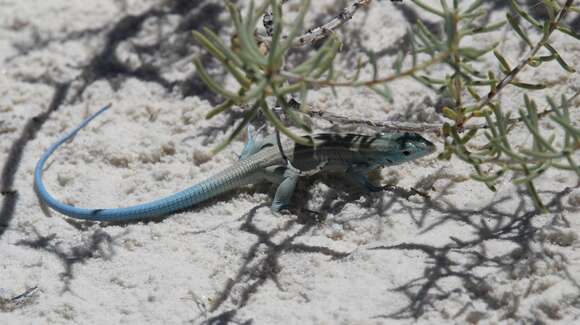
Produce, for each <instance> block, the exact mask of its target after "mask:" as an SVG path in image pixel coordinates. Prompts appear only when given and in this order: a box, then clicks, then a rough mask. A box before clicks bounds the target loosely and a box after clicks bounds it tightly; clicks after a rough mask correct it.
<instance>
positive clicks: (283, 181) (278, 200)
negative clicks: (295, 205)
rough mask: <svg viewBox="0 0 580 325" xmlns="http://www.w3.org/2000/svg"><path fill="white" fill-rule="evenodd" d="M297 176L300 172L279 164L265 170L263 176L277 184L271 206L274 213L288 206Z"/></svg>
mask: <svg viewBox="0 0 580 325" xmlns="http://www.w3.org/2000/svg"><path fill="white" fill-rule="evenodd" d="M299 177H300V174H299V173H297V172H296V171H294V170H292V169H289V168H285V167H281V166H272V167H270V168H268V169H267V170H266V171H265V173H264V178H266V179H267V180H269V181H271V182H272V183H274V184H278V187H277V188H276V194H275V195H274V199H273V200H272V206H271V210H272V212H273V213H274V214H279V213H280V212H281V211H282V210H285V209H287V208H288V207H289V205H290V199H291V198H292V194H294V189H295V188H296V183H297V182H298V178H299Z"/></svg>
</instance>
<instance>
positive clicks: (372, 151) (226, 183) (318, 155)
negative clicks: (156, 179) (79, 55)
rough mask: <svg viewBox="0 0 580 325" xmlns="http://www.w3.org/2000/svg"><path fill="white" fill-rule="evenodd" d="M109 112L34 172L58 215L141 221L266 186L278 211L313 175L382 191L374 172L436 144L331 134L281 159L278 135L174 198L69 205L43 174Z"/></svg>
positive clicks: (289, 148) (413, 137)
mask: <svg viewBox="0 0 580 325" xmlns="http://www.w3.org/2000/svg"><path fill="white" fill-rule="evenodd" d="M108 108H109V106H106V107H104V108H102V109H101V110H99V111H97V112H96V113H94V114H92V115H91V116H89V117H88V118H87V119H86V120H84V121H83V122H82V123H81V124H80V125H79V126H78V127H76V128H75V129H73V130H72V131H71V132H69V133H67V134H66V135H64V136H63V137H62V138H61V139H60V140H58V141H57V142H56V143H54V144H53V145H52V146H50V147H49V148H48V149H47V150H46V152H45V153H44V154H43V155H42V157H41V158H40V160H39V161H38V163H37V164H36V168H35V171H34V184H35V187H36V191H37V193H38V196H39V198H40V199H41V200H42V201H43V202H45V203H46V204H47V205H48V206H50V207H51V208H53V209H54V210H56V211H58V212H60V213H62V214H65V215H67V216H69V217H73V218H78V219H87V220H96V221H121V220H135V219H144V218H151V217H158V216H163V215H167V214H170V213H173V212H177V211H180V210H184V209H187V208H190V207H192V206H193V205H195V204H198V203H200V202H203V201H206V200H208V199H210V198H213V197H215V196H217V195H219V194H221V193H224V192H226V191H229V190H232V189H234V188H237V187H241V186H244V185H249V184H254V183H258V182H261V181H270V182H272V183H274V184H278V188H277V190H276V194H275V196H274V200H273V202H272V210H273V211H274V212H278V211H280V210H282V209H285V208H287V207H288V204H289V202H290V198H291V196H292V193H293V192H294V187H295V185H296V182H297V181H298V178H299V177H300V176H302V175H304V174H305V172H303V171H307V173H308V171H309V174H313V173H316V172H320V171H326V172H335V173H341V174H344V175H345V176H347V177H348V178H351V179H353V180H354V181H356V182H357V183H358V184H360V185H361V186H363V187H364V188H366V189H368V190H370V191H377V190H380V189H382V188H381V187H378V186H376V185H374V184H372V183H371V181H370V180H369V179H368V175H367V174H368V172H369V171H371V170H373V169H376V168H378V167H381V166H392V165H397V164H401V163H404V162H407V161H411V160H415V159H418V158H421V157H423V156H426V155H428V154H430V153H432V152H433V151H434V150H435V147H434V145H433V144H432V143H431V142H429V141H428V140H426V139H424V138H423V137H421V136H420V135H419V134H416V133H408V132H405V133H380V134H376V135H373V136H367V135H360V134H340V133H334V134H333V133H326V134H316V135H313V136H312V138H311V139H312V140H313V142H314V146H305V145H300V144H295V143H294V142H291V141H284V142H282V144H281V145H282V149H283V152H284V153H285V154H284V155H282V154H281V152H280V148H279V146H278V145H277V142H276V138H275V137H273V136H269V137H265V138H263V139H260V140H257V139H254V138H253V136H252V135H251V133H250V132H249V134H248V142H247V143H246V146H245V148H244V150H243V152H242V155H241V157H240V160H239V161H238V162H236V163H234V164H233V165H232V166H230V167H229V168H226V169H225V170H223V171H222V172H220V173H218V174H215V175H213V176H211V177H209V178H207V179H206V180H204V181H202V182H200V183H198V184H196V185H194V186H192V187H190V188H187V189H185V190H183V191H181V192H178V193H175V194H173V195H170V196H167V197H164V198H161V199H158V200H154V201H151V202H148V203H143V204H138V205H134V206H130V207H125V208H101V209H88V208H77V207H74V206H71V205H67V204H65V203H63V202H61V201H59V200H57V199H56V198H55V197H53V196H52V195H51V194H50V193H48V192H47V190H46V187H45V186H44V183H43V182H42V171H43V168H44V164H45V163H46V161H47V160H48V158H49V157H50V156H51V155H52V154H53V153H54V152H55V151H56V149H57V148H58V147H59V146H60V145H62V144H63V143H65V142H67V141H68V140H70V139H72V138H73V137H74V136H75V135H76V134H77V132H79V131H80V130H81V129H82V128H84V127H85V126H86V125H87V124H88V123H89V122H90V121H91V120H93V119H94V118H95V117H97V116H98V115H99V114H101V113H103V112H104V111H106V110H107V109H108Z"/></svg>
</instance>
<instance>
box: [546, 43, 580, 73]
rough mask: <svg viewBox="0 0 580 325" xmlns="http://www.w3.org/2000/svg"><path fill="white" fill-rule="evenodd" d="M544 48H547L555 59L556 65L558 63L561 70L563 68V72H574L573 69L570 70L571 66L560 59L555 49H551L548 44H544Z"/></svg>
mask: <svg viewBox="0 0 580 325" xmlns="http://www.w3.org/2000/svg"><path fill="white" fill-rule="evenodd" d="M544 47H545V48H547V49H548V50H549V51H550V52H551V53H552V55H553V56H554V57H555V58H556V61H558V63H560V65H561V66H562V68H564V70H566V71H568V72H572V73H574V72H576V70H575V69H574V68H572V67H571V66H569V65H568V64H567V63H566V61H564V59H562V57H561V56H560V54H559V53H558V51H556V49H555V48H554V47H552V45H550V44H548V43H544Z"/></svg>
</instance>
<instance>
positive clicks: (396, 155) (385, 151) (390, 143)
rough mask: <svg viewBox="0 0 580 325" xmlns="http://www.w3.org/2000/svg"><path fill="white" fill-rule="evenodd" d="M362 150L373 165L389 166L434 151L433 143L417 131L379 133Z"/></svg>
mask: <svg viewBox="0 0 580 325" xmlns="http://www.w3.org/2000/svg"><path fill="white" fill-rule="evenodd" d="M363 151H364V152H366V153H365V155H368V156H367V158H368V160H369V161H372V163H373V164H374V165H376V166H389V165H397V164H402V163H404V162H407V161H412V160H415V159H419V158H421V157H424V156H427V155H429V154H431V153H433V152H434V151H435V145H434V144H433V143H431V142H430V141H429V140H427V139H425V138H423V137H422V136H421V135H419V134H417V133H410V132H404V133H399V132H395V133H380V134H377V135H376V136H374V137H373V138H372V141H370V142H369V143H368V148H367V150H363Z"/></svg>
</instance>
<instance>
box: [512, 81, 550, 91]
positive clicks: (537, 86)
mask: <svg viewBox="0 0 580 325" xmlns="http://www.w3.org/2000/svg"><path fill="white" fill-rule="evenodd" d="M511 84H512V85H514V86H516V87H519V88H523V89H529V90H539V89H544V88H546V85H542V84H530V83H525V82H518V81H512V82H511Z"/></svg>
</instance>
